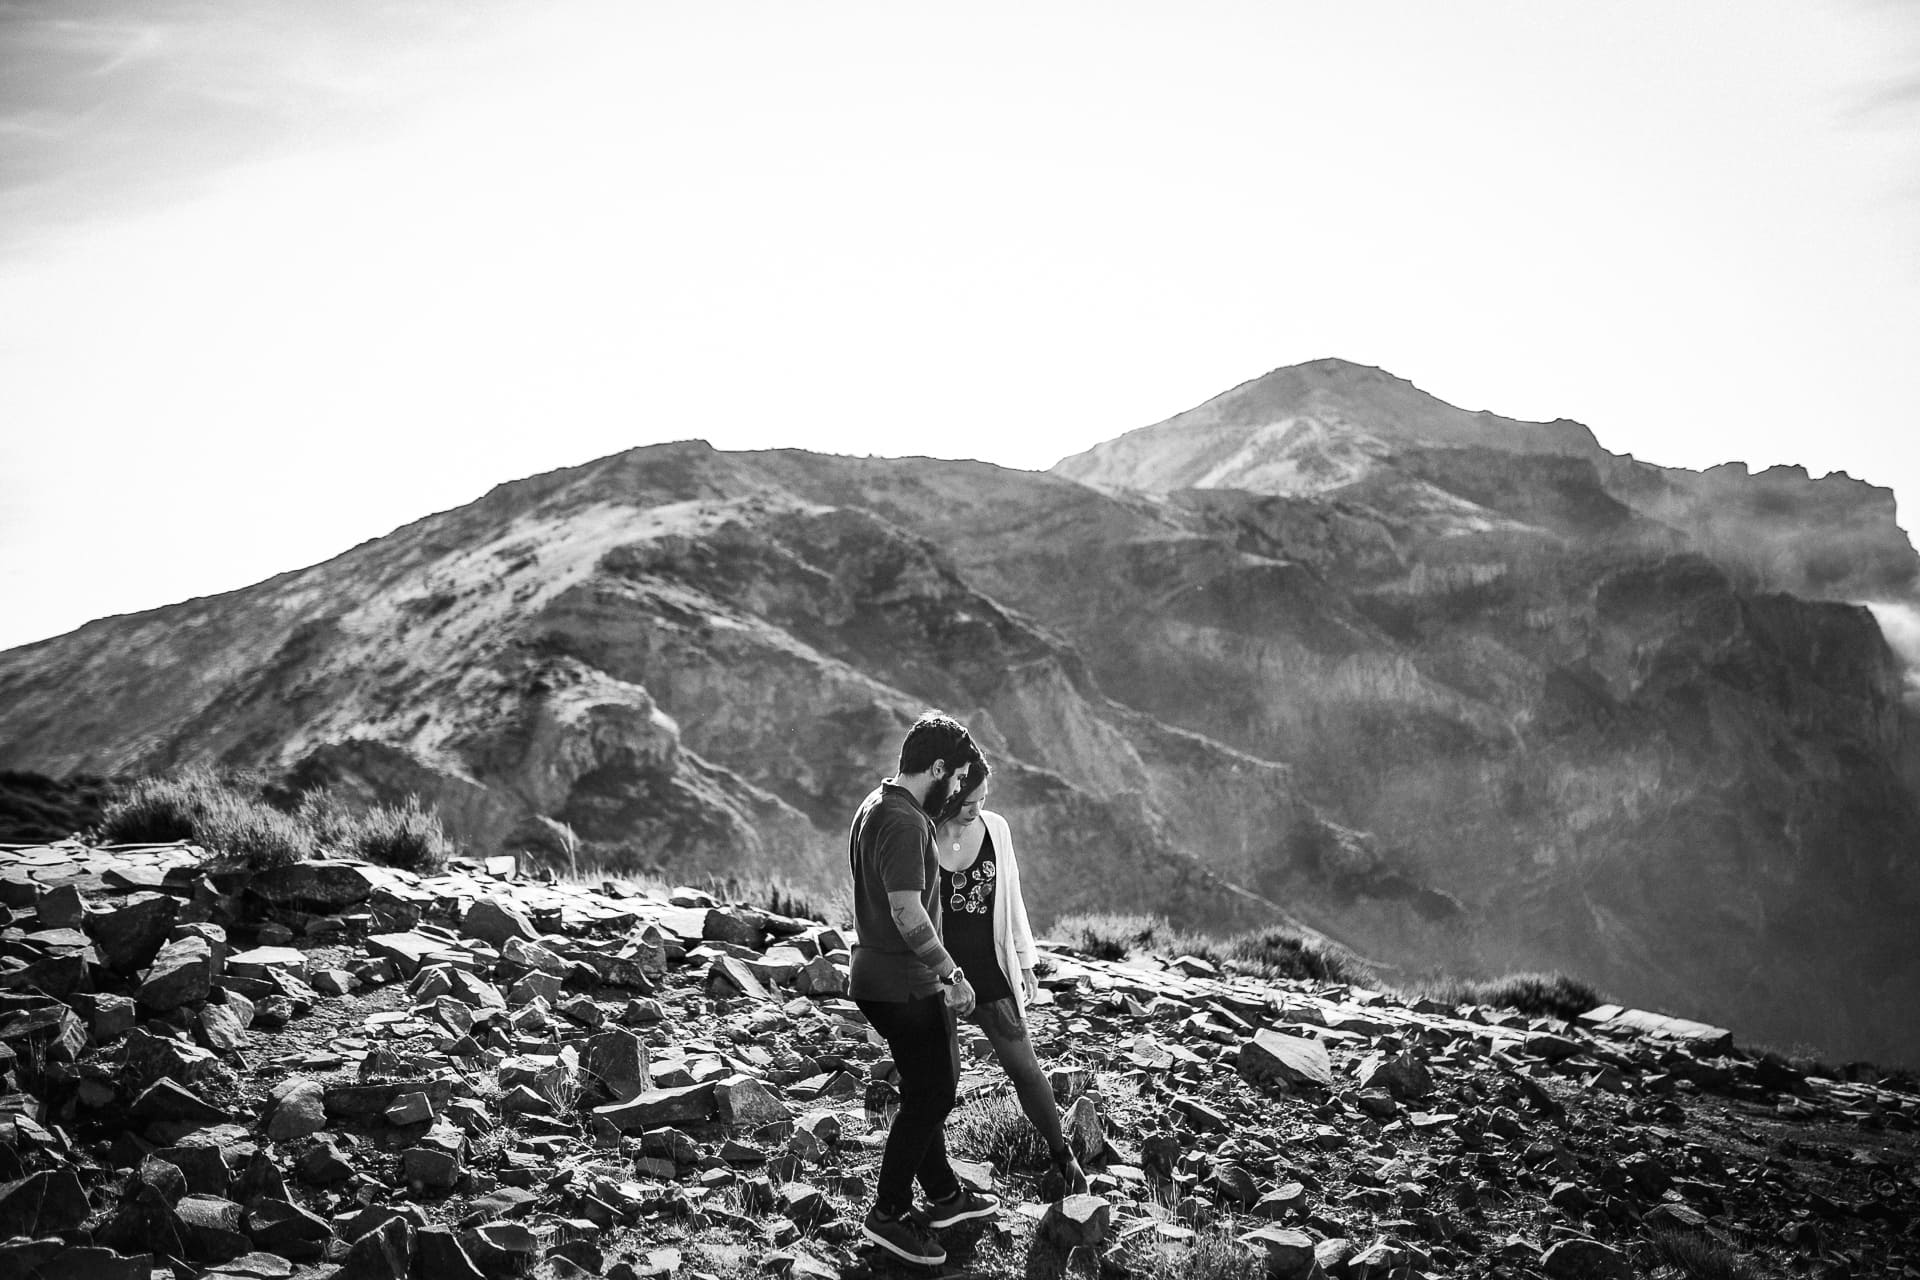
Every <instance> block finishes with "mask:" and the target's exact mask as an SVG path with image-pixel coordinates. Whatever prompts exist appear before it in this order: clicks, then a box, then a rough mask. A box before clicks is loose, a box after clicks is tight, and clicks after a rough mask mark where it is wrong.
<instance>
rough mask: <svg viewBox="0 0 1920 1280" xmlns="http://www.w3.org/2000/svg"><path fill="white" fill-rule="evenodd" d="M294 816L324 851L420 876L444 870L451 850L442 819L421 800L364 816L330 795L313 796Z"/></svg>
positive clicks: (412, 799) (373, 810)
mask: <svg viewBox="0 0 1920 1280" xmlns="http://www.w3.org/2000/svg"><path fill="white" fill-rule="evenodd" d="M296 816H297V817H298V819H299V820H300V821H301V822H302V823H303V824H304V825H305V826H306V827H307V828H308V829H309V830H311V831H312V832H313V835H314V840H315V842H316V843H317V844H318V845H319V847H321V848H322V849H327V850H331V851H333V852H336V853H342V854H345V855H347V856H348V857H352V858H364V859H366V860H367V861H368V862H378V863H381V864H383V865H385V866H389V867H400V868H403V869H405V870H407V871H414V872H418V873H420V874H422V875H427V874H431V873H432V872H435V871H438V870H439V869H440V868H441V867H442V866H445V865H446V861H447V857H448V855H449V854H450V853H451V852H452V851H453V845H452V843H451V842H450V841H449V840H448V839H447V834H446V831H445V830H444V829H443V828H442V827H441V825H440V815H439V814H437V813H435V812H434V811H433V810H431V809H427V808H424V807H422V805H421V803H420V797H419V796H408V797H407V798H406V801H405V802H404V803H402V804H399V805H375V806H374V807H373V808H371V809H368V810H365V811H361V810H357V809H354V808H352V807H351V806H349V805H347V804H345V803H343V802H342V801H341V800H340V798H339V797H338V796H336V795H334V794H333V793H332V792H329V791H309V792H307V793H306V794H305V795H303V796H301V797H300V808H299V810H298V811H297V813H296Z"/></svg>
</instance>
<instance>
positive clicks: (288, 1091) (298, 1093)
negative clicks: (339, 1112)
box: [267, 1076, 327, 1142]
mask: <svg viewBox="0 0 1920 1280" xmlns="http://www.w3.org/2000/svg"><path fill="white" fill-rule="evenodd" d="M273 1100H274V1105H273V1113H272V1115H271V1116H269V1117H268V1119H267V1137H268V1139H270V1140H271V1141H274V1142H292V1141H293V1140H294V1139H296V1138H304V1137H306V1136H307V1135H308V1134H312V1133H318V1132H320V1130H322V1129H324V1128H326V1127H327V1091H326V1089H325V1087H323V1086H322V1085H321V1084H320V1082H319V1081H317V1080H308V1079H305V1078H302V1077H299V1076H296V1077H294V1078H293V1079H291V1080H286V1081H283V1082H281V1083H280V1084H279V1085H278V1086H276V1087H275V1089H274V1091H273Z"/></svg>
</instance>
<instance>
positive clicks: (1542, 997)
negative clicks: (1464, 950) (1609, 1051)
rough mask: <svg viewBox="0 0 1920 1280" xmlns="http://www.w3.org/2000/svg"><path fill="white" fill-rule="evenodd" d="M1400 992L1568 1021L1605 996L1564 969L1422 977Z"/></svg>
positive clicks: (1596, 1003) (1451, 1002)
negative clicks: (1467, 976) (1502, 974)
mask: <svg viewBox="0 0 1920 1280" xmlns="http://www.w3.org/2000/svg"><path fill="white" fill-rule="evenodd" d="M1399 994H1401V995H1402V996H1405V997H1407V998H1409V999H1411V998H1424V999H1428V1000H1434V1001H1437V1002H1438V1003H1440V1004H1483V1005H1488V1006H1491V1007H1492V1008H1495V1009H1513V1010H1516V1011H1518V1012H1520V1013H1524V1014H1526V1015H1527V1016H1528V1017H1540V1016H1542V1015H1547V1016H1551V1017H1555V1018H1565V1019H1567V1020H1569V1021H1571V1020H1572V1019H1574V1018H1577V1017H1579V1016H1580V1015H1581V1014H1583V1013H1585V1012H1586V1011H1587V1010H1589V1009H1592V1008H1594V1007H1595V1006H1597V1005H1602V1004H1605V1003H1607V1000H1606V997H1605V996H1603V995H1601V994H1600V993H1599V992H1598V991H1596V990H1594V989H1593V987H1591V986H1589V985H1588V984H1587V983H1585V982H1582V981H1580V979H1578V978H1571V977H1568V976H1567V975H1566V974H1564V973H1560V972H1559V971H1557V970H1556V971H1554V972H1552V973H1509V974H1506V975H1505V976H1503V977H1499V978H1452V977H1435V978H1423V979H1421V980H1420V981H1418V982H1415V983H1414V984H1412V986H1410V987H1407V988H1404V989H1402V990H1401V991H1400V993H1399Z"/></svg>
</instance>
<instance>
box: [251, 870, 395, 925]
mask: <svg viewBox="0 0 1920 1280" xmlns="http://www.w3.org/2000/svg"><path fill="white" fill-rule="evenodd" d="M378 883H379V882H378V880H377V879H376V873H374V872H373V871H371V870H370V869H369V868H368V867H366V866H365V865H364V864H362V863H358V862H342V861H327V860H323V861H315V862H295V863H292V864H290V865H288V866H284V867H273V868H271V869H269V870H266V871H262V872H260V873H259V874H257V875H255V876H254V877H253V879H251V880H249V881H248V882H247V891H248V892H249V893H252V894H254V895H255V896H257V897H260V898H263V899H265V900H266V901H267V902H269V903H271V904H273V905H274V906H276V907H292V908H294V909H295V910H298V911H308V912H313V913H315V914H318V915H335V914H338V913H339V912H341V911H344V910H346V909H347V908H348V907H355V906H358V905H360V904H361V903H363V902H365V901H366V900H367V899H368V898H370V897H372V896H373V891H374V889H375V888H377V887H378Z"/></svg>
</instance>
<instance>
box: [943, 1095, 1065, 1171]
mask: <svg viewBox="0 0 1920 1280" xmlns="http://www.w3.org/2000/svg"><path fill="white" fill-rule="evenodd" d="M953 1143H954V1148H955V1149H956V1150H957V1151H959V1152H961V1153H962V1154H963V1155H966V1156H967V1157H968V1158H970V1159H974V1160H991V1161H992V1162H993V1163H995V1164H996V1165H998V1166H999V1167H1000V1168H1001V1170H1002V1171H1009V1170H1013V1169H1024V1170H1027V1171H1028V1172H1038V1171H1041V1170H1044V1169H1046V1168H1047V1167H1048V1155H1047V1140H1046V1139H1045V1138H1043V1137H1041V1136H1040V1131H1039V1130H1038V1129H1036V1128H1034V1127H1033V1122H1032V1121H1030V1120H1028V1119H1027V1117H1026V1114H1025V1113H1024V1112H1022V1111H1021V1110H1020V1108H1019V1107H1018V1106H1016V1105H1015V1104H1014V1102H1013V1101H1012V1100H1011V1099H1010V1098H1007V1097H1005V1096H1003V1095H999V1094H995V1095H991V1096H988V1097H984V1098H983V1097H974V1098H969V1099H968V1100H967V1101H966V1102H964V1103H962V1104H961V1105H960V1107H959V1108H958V1109H956V1110H955V1111H954V1113H953Z"/></svg>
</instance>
